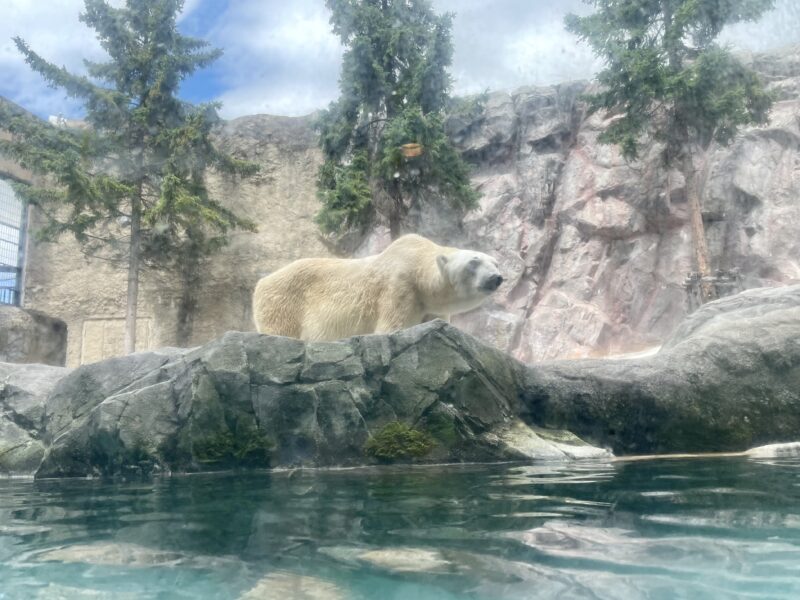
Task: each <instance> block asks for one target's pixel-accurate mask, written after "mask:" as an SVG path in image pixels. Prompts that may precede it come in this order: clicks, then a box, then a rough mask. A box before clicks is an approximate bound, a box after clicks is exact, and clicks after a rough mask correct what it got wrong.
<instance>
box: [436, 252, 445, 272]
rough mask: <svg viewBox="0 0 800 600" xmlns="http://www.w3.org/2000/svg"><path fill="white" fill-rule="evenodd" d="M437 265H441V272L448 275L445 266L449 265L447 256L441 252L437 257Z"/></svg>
mask: <svg viewBox="0 0 800 600" xmlns="http://www.w3.org/2000/svg"><path fill="white" fill-rule="evenodd" d="M436 265H437V266H438V267H439V271H440V272H441V274H442V275H444V276H445V277H447V272H446V271H445V267H446V266H447V257H446V256H445V255H444V254H440V255H439V256H437V257H436Z"/></svg>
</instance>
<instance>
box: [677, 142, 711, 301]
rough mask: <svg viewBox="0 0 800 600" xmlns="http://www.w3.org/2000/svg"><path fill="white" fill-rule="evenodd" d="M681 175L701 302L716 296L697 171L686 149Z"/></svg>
mask: <svg viewBox="0 0 800 600" xmlns="http://www.w3.org/2000/svg"><path fill="white" fill-rule="evenodd" d="M683 176H684V179H685V180H686V201H687V203H688V205H689V220H690V223H691V227H692V246H693V249H694V259H695V266H696V268H697V272H698V273H699V275H700V293H701V298H702V301H703V302H708V301H709V300H714V299H715V298H716V297H717V294H716V290H715V289H714V285H713V284H712V283H711V282H710V281H709V280H708V278H709V277H710V276H711V267H710V265H709V258H708V244H707V243H706V231H705V226H704V225H703V212H702V210H701V208H700V194H699V190H698V187H697V172H696V171H695V168H694V163H693V162H692V154H691V152H690V151H689V150H688V149H687V150H685V152H684V155H683Z"/></svg>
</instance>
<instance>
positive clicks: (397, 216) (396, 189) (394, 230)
mask: <svg viewBox="0 0 800 600" xmlns="http://www.w3.org/2000/svg"><path fill="white" fill-rule="evenodd" d="M388 196H389V214H388V215H386V216H387V219H388V221H389V236H390V237H391V239H392V241H395V240H396V239H397V238H399V237H400V235H401V234H402V226H403V217H405V204H404V203H403V193H402V192H401V191H400V186H399V185H397V183H396V182H392V184H391V185H390V189H389V192H388Z"/></svg>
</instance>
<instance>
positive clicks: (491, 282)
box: [486, 275, 503, 290]
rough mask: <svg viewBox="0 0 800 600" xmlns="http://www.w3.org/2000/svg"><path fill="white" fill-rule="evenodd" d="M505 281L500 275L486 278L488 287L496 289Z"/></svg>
mask: <svg viewBox="0 0 800 600" xmlns="http://www.w3.org/2000/svg"><path fill="white" fill-rule="evenodd" d="M501 283H503V278H502V277H501V276H500V275H492V276H491V277H489V279H487V280H486V288H487V289H489V290H496V289H497V288H499V287H500V284H501Z"/></svg>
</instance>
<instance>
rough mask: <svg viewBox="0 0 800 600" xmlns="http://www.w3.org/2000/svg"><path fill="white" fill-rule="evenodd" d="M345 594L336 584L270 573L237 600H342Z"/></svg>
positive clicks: (290, 574)
mask: <svg viewBox="0 0 800 600" xmlns="http://www.w3.org/2000/svg"><path fill="white" fill-rule="evenodd" d="M347 597H348V596H347V594H346V593H345V592H344V590H342V589H341V588H339V587H338V586H337V585H336V584H334V583H331V582H330V581H325V580H324V579H318V578H317V577H309V576H307V575H297V574H295V573H270V574H269V575H267V576H266V577H264V578H263V579H261V580H259V581H258V583H256V585H254V586H253V587H252V588H251V589H250V590H248V591H247V592H245V593H244V594H242V595H241V596H240V597H239V600H288V599H290V598H292V599H294V600H344V599H345V598H347Z"/></svg>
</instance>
